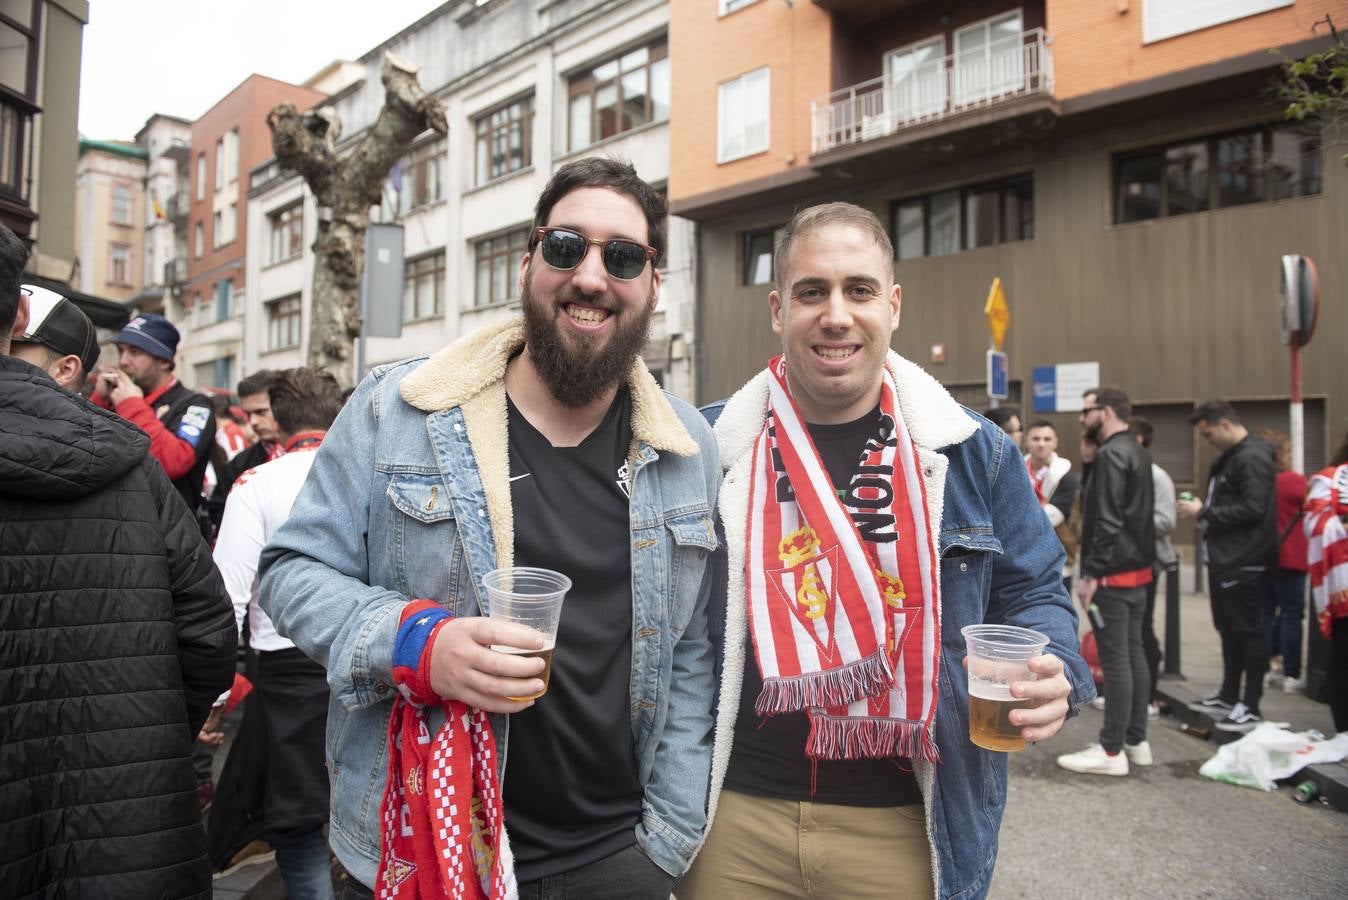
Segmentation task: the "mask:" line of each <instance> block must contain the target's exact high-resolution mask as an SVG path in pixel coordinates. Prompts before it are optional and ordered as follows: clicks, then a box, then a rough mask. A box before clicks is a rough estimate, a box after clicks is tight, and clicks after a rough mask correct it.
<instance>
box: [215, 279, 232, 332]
mask: <svg viewBox="0 0 1348 900" xmlns="http://www.w3.org/2000/svg"><path fill="white" fill-rule="evenodd" d="M233 306H234V279H233V278H222V279H220V280H219V281H217V282H216V283H215V321H217V322H223V321H225V320H226V319H228V318H229V317H230V315H232V314H233V311H234V310H233Z"/></svg>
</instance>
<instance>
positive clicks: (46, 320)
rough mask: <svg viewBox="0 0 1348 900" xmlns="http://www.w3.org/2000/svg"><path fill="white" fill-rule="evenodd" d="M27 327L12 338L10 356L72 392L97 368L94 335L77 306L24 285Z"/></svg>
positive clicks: (45, 290)
mask: <svg viewBox="0 0 1348 900" xmlns="http://www.w3.org/2000/svg"><path fill="white" fill-rule="evenodd" d="M20 290H22V291H23V292H24V293H26V294H27V295H28V325H27V326H26V327H25V329H24V331H23V332H22V333H20V334H17V335H15V336H14V340H13V343H12V344H11V346H10V355H11V356H14V357H17V358H19V359H22V360H24V361H25V362H29V363H32V364H33V365H35V366H37V367H38V368H39V369H42V370H43V371H45V372H46V373H47V374H48V375H50V376H51V377H52V380H53V381H55V382H56V383H57V384H59V385H60V386H61V387H63V388H65V389H66V390H67V391H70V392H72V393H75V392H78V391H79V389H80V386H81V385H83V384H84V379H85V376H86V375H88V374H89V372H91V371H92V370H93V368H94V366H96V365H98V335H97V334H96V333H95V331H94V323H93V322H90V321H89V317H88V316H86V315H85V314H84V313H83V311H81V310H80V308H79V307H78V306H76V305H75V304H74V303H72V302H71V301H70V300H69V299H68V298H66V297H62V296H61V295H60V294H58V293H56V292H55V291H49V290H47V289H46V288H41V287H37V286H35V285H31V284H25V285H24V286H23V287H22V288H20Z"/></svg>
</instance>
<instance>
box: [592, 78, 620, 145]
mask: <svg viewBox="0 0 1348 900" xmlns="http://www.w3.org/2000/svg"><path fill="white" fill-rule="evenodd" d="M594 118H595V140H600V141H602V140H603V139H604V138H606V137H612V136H613V135H615V134H617V133H618V85H617V84H606V85H604V86H603V87H601V88H600V89H599V90H597V91H595V92H594Z"/></svg>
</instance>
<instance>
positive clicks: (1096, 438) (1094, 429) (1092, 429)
mask: <svg viewBox="0 0 1348 900" xmlns="http://www.w3.org/2000/svg"><path fill="white" fill-rule="evenodd" d="M1104 427H1105V423H1104V422H1096V423H1095V424H1094V425H1087V426H1086V437H1088V438H1090V439H1091V443H1093V444H1095V446H1097V447H1098V446H1100V444H1101V443H1102V442H1101V440H1100V430H1101V429H1102V428H1104Z"/></svg>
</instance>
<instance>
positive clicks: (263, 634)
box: [209, 369, 342, 900]
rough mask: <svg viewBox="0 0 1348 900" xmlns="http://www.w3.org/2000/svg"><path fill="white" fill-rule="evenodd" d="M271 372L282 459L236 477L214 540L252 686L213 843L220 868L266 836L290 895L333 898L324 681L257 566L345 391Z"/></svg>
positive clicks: (326, 379)
mask: <svg viewBox="0 0 1348 900" xmlns="http://www.w3.org/2000/svg"><path fill="white" fill-rule="evenodd" d="M272 374H273V378H272V383H271V387H270V389H269V391H268V393H269V398H268V399H269V407H270V408H271V409H273V410H274V411H275V418H276V425H277V429H278V430H277V434H276V435H275V437H276V438H277V439H278V441H279V442H281V443H282V444H283V446H284V447H285V449H286V451H287V452H286V454H285V455H284V456H281V457H278V458H277V459H275V460H273V461H272V462H267V463H263V464H262V465H260V466H258V467H257V468H255V469H249V470H248V471H246V472H244V473H243V474H242V475H240V476H239V478H238V480H237V481H235V489H234V491H233V492H232V493H231V494H230V495H229V504H228V506H227V507H226V508H225V518H224V522H223V524H222V525H221V527H220V534H219V537H218V538H217V540H216V543H215V563H216V565H217V566H219V567H220V574H221V575H222V576H223V577H224V579H225V587H226V588H228V589H229V594H230V598H231V599H232V600H233V601H234V618H235V621H236V622H237V623H238V626H239V628H240V631H242V628H243V621H244V617H245V616H246V617H247V619H248V647H249V658H248V672H249V676H250V679H251V680H252V682H253V690H252V692H251V693H250V694H249V695H248V699H247V701H246V707H245V710H244V717H243V725H242V726H241V727H240V729H239V733H238V736H237V737H236V738H235V740H234V743H233V745H232V746H231V747H230V751H229V757H228V759H226V760H225V768H224V771H223V772H222V773H221V776H220V784H219V787H218V789H217V790H216V792H215V802H214V805H213V806H212V807H211V818H210V829H209V833H210V847H211V855H212V857H213V859H214V861H215V864H216V866H217V867H218V868H224V867H225V866H227V865H228V864H229V861H230V860H231V859H233V858H234V856H235V855H236V854H237V853H238V852H239V851H240V850H242V849H243V848H244V846H246V845H247V844H248V843H249V842H250V841H253V840H256V839H258V838H263V839H265V840H266V842H267V843H268V844H270V845H271V846H272V847H274V848H275V849H276V864H277V867H278V868H279V869H280V870H281V877H282V879H283V880H284V881H285V885H286V893H287V894H288V895H289V896H291V897H308V898H315V900H318V898H323V897H331V896H332V866H331V863H330V861H329V857H328V842H327V838H326V837H325V836H324V834H323V826H324V825H326V824H327V821H328V776H327V772H326V771H325V769H324V767H323V765H324V756H323V736H324V726H325V725H326V723H327V716H328V702H329V695H328V683H327V673H326V672H324V670H323V667H322V666H320V665H319V664H318V663H316V662H314V661H313V660H311V659H310V658H309V657H307V656H305V655H304V654H303V653H302V652H300V651H299V650H298V649H296V647H295V645H294V643H293V642H291V641H289V640H286V639H285V638H283V637H281V636H280V635H279V634H277V633H276V628H275V626H274V625H272V622H271V619H269V618H268V617H267V614H266V613H265V612H263V611H262V608H261V607H260V606H258V602H257V565H258V557H259V556H260V554H261V553H262V548H263V547H265V546H266V545H267V542H268V541H270V540H271V538H272V535H274V534H275V533H276V530H277V529H278V528H280V527H281V524H282V523H283V522H285V520H286V519H287V518H289V516H290V510H291V507H292V506H293V505H294V503H295V497H296V496H297V495H298V494H299V492H300V487H301V486H302V485H303V484H304V481H305V479H306V478H307V477H308V475H309V469H310V468H311V467H312V466H313V462H314V456H315V454H316V452H317V451H318V447H319V444H321V443H322V441H323V437H324V435H326V434H327V431H328V428H329V427H330V426H331V425H332V421H333V420H334V419H336V418H337V414H338V413H339V412H341V411H342V397H341V394H342V389H341V387H340V386H339V385H338V384H337V381H336V379H334V378H333V377H332V376H331V375H330V374H328V373H327V372H323V371H319V370H315V369H288V370H286V371H284V372H279V373H272Z"/></svg>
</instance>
